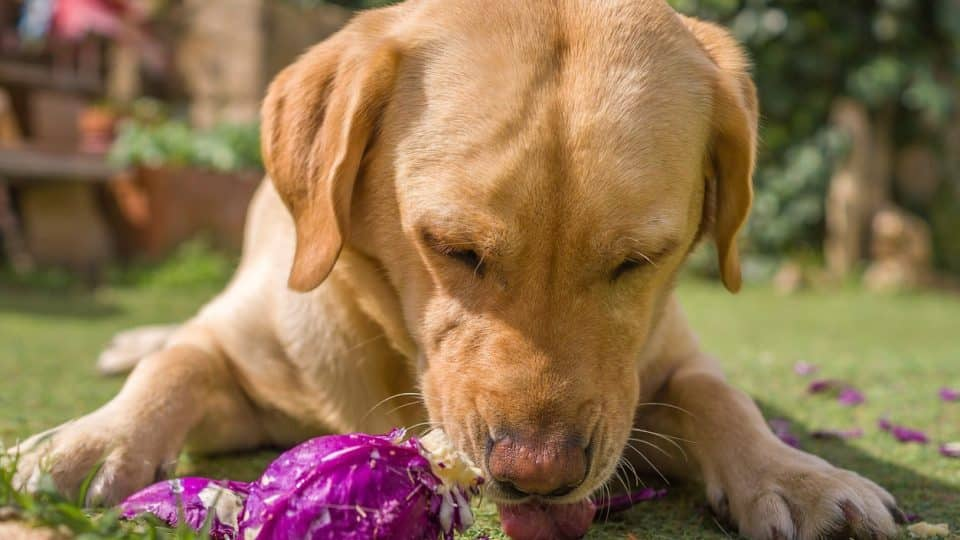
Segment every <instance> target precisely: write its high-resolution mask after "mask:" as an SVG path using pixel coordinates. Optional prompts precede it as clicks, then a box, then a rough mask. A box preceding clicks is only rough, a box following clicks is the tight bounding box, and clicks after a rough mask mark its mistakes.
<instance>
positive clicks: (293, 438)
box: [21, 0, 896, 539]
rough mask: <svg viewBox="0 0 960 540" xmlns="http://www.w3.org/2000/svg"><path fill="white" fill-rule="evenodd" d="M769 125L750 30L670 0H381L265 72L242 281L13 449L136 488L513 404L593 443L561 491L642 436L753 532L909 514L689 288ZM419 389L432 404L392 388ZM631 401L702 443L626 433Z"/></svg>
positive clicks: (471, 444) (461, 435)
mask: <svg viewBox="0 0 960 540" xmlns="http://www.w3.org/2000/svg"><path fill="white" fill-rule="evenodd" d="M756 146H757V100H756V95H755V90H754V86H753V83H752V82H751V80H750V77H749V75H748V71H747V61H746V59H745V57H744V55H743V53H742V52H741V49H740V47H739V46H738V45H737V44H736V43H735V42H734V40H733V39H732V38H731V37H730V36H729V35H728V33H727V32H726V31H725V30H723V29H721V28H719V27H717V26H714V25H712V24H709V23H705V22H701V21H698V20H694V19H690V18H686V17H682V16H680V15H677V14H676V13H674V12H673V11H672V10H671V9H670V8H669V7H668V6H667V5H666V3H665V2H663V1H661V0H635V1H617V2H594V1H585V0H584V1H577V0H563V1H546V0H542V1H529V2H516V1H513V0H502V1H499V0H491V1H488V2H482V3H481V2H474V1H473V0H464V1H459V0H458V1H449V0H444V1H441V0H421V1H412V0H411V1H409V2H407V3H405V4H401V5H399V6H396V7H392V8H387V9H381V10H376V11H371V12H366V13H363V14H361V15H359V16H357V17H356V18H355V19H354V21H353V22H351V23H350V24H349V26H347V27H346V28H345V29H343V30H342V31H340V32H339V33H338V34H336V35H335V36H333V37H331V38H330V39H328V40H327V41H325V42H323V43H321V44H320V45H318V46H316V47H315V48H313V49H312V50H311V51H309V52H308V53H306V54H305V55H304V56H303V57H302V58H301V59H300V60H298V61H297V62H296V63H295V64H293V65H292V66H290V67H289V68H287V69H286V70H285V71H284V72H283V73H281V74H280V75H279V76H278V77H277V78H276V80H275V81H274V83H273V84H272V85H271V87H270V90H269V95H268V97H267V99H266V100H265V104H264V109H263V150H264V157H265V160H266V165H267V170H268V174H269V178H270V179H271V180H272V181H266V182H264V184H263V185H262V187H261V188H260V190H259V192H258V193H257V195H256V197H255V199H254V201H253V203H252V205H251V209H250V217H249V223H248V228H247V231H246V241H245V246H244V255H243V260H242V262H241V265H240V267H239V269H238V270H237V273H236V276H235V277H234V279H233V281H232V282H231V284H230V285H229V286H228V287H227V289H226V290H225V291H224V292H223V293H222V294H221V295H220V296H218V297H217V298H216V299H215V300H213V301H212V302H210V303H209V304H208V305H207V306H206V307H205V308H203V310H202V311H201V312H200V313H199V314H198V315H197V316H196V317H194V318H193V319H192V320H190V321H188V322H186V323H185V324H183V325H182V326H181V327H179V328H178V329H176V330H171V335H170V336H169V338H168V339H166V340H159V341H158V340H157V339H156V336H155V335H153V336H152V341H150V344H151V345H150V346H149V347H147V349H152V348H157V347H159V348H160V349H159V350H157V351H156V352H151V353H150V354H146V353H147V352H148V351H145V350H143V348H142V347H141V348H136V347H134V349H133V350H134V351H135V352H136V354H135V356H140V355H145V356H146V357H145V358H144V359H143V360H142V361H140V362H139V364H138V365H137V367H136V368H135V370H134V371H133V373H132V375H131V376H130V379H129V380H128V382H127V384H126V386H125V387H124V388H123V390H122V391H121V392H120V394H119V395H118V396H117V397H116V398H115V399H114V400H113V401H111V402H110V403H108V404H107V405H105V406H104V407H103V408H101V409H100V410H98V411H96V412H93V413H91V414H90V415H88V416H85V417H82V418H80V419H78V420H75V421H73V422H71V423H68V424H65V425H64V426H62V427H60V428H58V429H56V430H53V431H52V432H51V433H48V434H44V435H42V436H39V437H38V438H34V439H32V440H30V441H27V442H26V443H25V444H24V445H22V451H23V453H24V454H23V456H22V458H21V459H22V467H23V468H22V473H23V475H22V477H21V478H22V479H23V480H24V481H26V482H27V483H29V479H30V475H31V474H33V473H34V472H35V468H36V467H37V466H38V465H41V463H46V464H49V466H50V467H51V468H52V469H51V470H52V473H53V476H54V479H55V480H56V481H57V483H58V485H59V486H60V487H61V488H62V489H64V490H67V491H71V490H74V489H76V488H77V486H78V485H79V484H80V482H81V480H82V479H83V477H84V475H86V474H87V472H88V471H89V470H90V469H91V468H92V467H93V466H94V465H95V464H96V463H97V462H98V461H99V460H100V459H101V458H102V457H104V456H106V457H107V461H106V464H105V465H104V466H103V467H102V468H101V470H100V472H99V474H98V475H97V477H96V478H95V479H94V482H93V485H92V489H91V490H90V493H91V496H93V497H96V498H99V499H102V500H106V501H116V500H117V499H118V498H120V497H122V496H124V495H127V494H129V493H130V492H131V491H133V490H135V489H137V488H140V487H142V486H144V485H146V484H147V483H149V482H150V481H152V480H153V479H154V478H155V477H156V476H157V473H158V471H162V470H164V469H165V468H166V467H167V466H168V464H170V463H172V461H173V460H174V458H175V456H176V455H177V453H178V452H179V451H180V449H181V447H182V446H183V445H184V444H189V445H192V446H194V447H197V448H199V449H201V450H206V451H227V450H237V449H241V448H251V447H255V446H259V445H264V444H278V445H290V444H294V443H296V442H299V441H302V440H304V439H305V438H308V437H310V436H314V435H317V434H320V433H324V432H330V431H338V432H345V431H367V432H382V431H385V430H387V429H388V428H390V427H392V426H396V425H413V424H417V423H419V422H422V421H423V420H425V419H427V420H428V421H429V422H430V423H431V424H433V425H440V426H442V427H444V428H445V429H446V430H447V432H448V433H449V434H450V436H451V437H452V438H453V440H454V441H455V442H456V443H457V444H458V445H459V446H461V447H462V448H463V449H464V450H466V451H467V452H468V453H470V455H472V456H473V457H474V458H475V459H476V461H477V462H478V463H484V461H485V458H484V452H485V447H486V445H487V444H488V437H492V438H496V437H498V434H499V433H501V432H511V433H515V432H523V433H526V434H527V435H528V436H529V437H530V438H531V439H532V440H536V441H538V443H537V444H538V445H539V446H538V447H537V448H540V449H541V450H542V451H543V452H546V453H549V452H550V451H551V446H550V445H551V444H553V443H552V442H551V441H556V440H560V439H564V440H578V441H582V443H583V444H584V445H587V444H589V446H590V449H591V450H590V455H591V456H592V458H591V459H592V463H591V464H590V466H589V469H588V471H589V472H588V473H587V476H586V478H585V480H584V481H583V483H582V484H580V486H579V487H577V488H576V489H575V490H574V491H573V492H571V493H569V494H567V495H564V496H563V497H560V498H558V499H557V502H568V501H574V500H578V499H582V498H584V497H587V496H589V495H590V494H592V493H594V492H596V491H597V490H598V489H600V488H601V486H603V485H604V483H605V482H607V481H608V480H609V479H610V477H611V475H612V474H613V473H614V470H615V468H616V467H617V464H618V461H619V460H620V458H621V455H624V456H626V457H627V458H628V459H631V460H632V461H634V462H635V463H634V466H635V467H638V468H639V467H641V466H642V467H644V468H649V467H650V466H651V465H653V466H656V467H658V468H659V469H661V470H664V471H665V472H669V473H671V474H676V475H683V476H690V477H695V478H699V479H700V480H702V481H703V483H704V484H705V486H706V490H707V495H708V498H709V500H710V503H711V504H712V505H713V507H714V508H715V509H716V510H717V511H719V512H722V513H724V514H726V515H727V516H729V517H730V518H731V519H732V520H733V521H734V522H735V523H737V524H738V525H739V527H740V530H741V532H742V533H743V534H744V535H746V536H747V537H750V538H804V539H806V538H815V537H817V536H818V535H821V534H825V533H826V532H828V531H831V530H844V531H845V532H846V533H847V534H848V535H850V536H855V537H858V538H859V537H863V538H867V537H874V536H890V535H893V534H894V533H895V532H896V529H895V526H894V521H893V519H892V517H891V512H890V510H891V509H895V504H894V500H893V498H892V497H891V496H890V495H889V494H888V493H887V492H886V491H884V490H883V489H881V488H880V487H878V486H876V485H875V484H873V483H872V482H870V481H869V480H866V479H864V478H862V477H860V476H858V475H856V474H854V473H852V472H848V471H844V470H840V469H837V468H834V467H832V466H831V465H829V464H828V463H826V462H824V461H823V460H821V459H819V458H816V457H814V456H811V455H808V454H805V453H803V452H800V451H798V450H795V449H793V448H790V447H788V446H786V445H784V444H782V443H781V442H780V441H779V440H777V438H776V437H774V436H773V435H772V434H771V433H770V430H769V429H768V428H767V427H766V424H765V422H764V420H763V418H762V417H761V415H760V412H759V411H758V410H757V408H756V406H755V405H754V404H753V402H752V401H751V400H750V399H749V398H748V397H747V396H745V395H744V394H743V393H741V392H739V391H737V390H735V389H734V388H733V387H732V386H730V385H729V384H728V383H727V382H726V381H725V380H724V378H723V376H722V374H721V372H720V369H719V368H718V366H717V364H716V363H715V362H714V360H712V359H711V358H710V357H708V356H706V355H705V354H704V353H702V352H701V351H700V349H699V347H698V344H697V341H696V339H695V337H694V335H693V333H692V331H691V329H690V328H689V326H688V325H687V322H686V320H685V319H684V317H683V315H682V312H681V309H680V307H679V305H678V303H677V301H676V298H675V296H674V294H673V292H672V291H673V283H674V280H675V277H676V274H677V272H678V270H679V268H680V266H681V264H682V262H683V261H684V259H685V258H686V256H687V254H688V253H689V251H690V250H691V249H692V247H693V246H694V244H695V243H696V242H697V241H698V240H699V239H700V238H701V237H704V238H709V239H712V240H713V241H714V242H715V244H716V248H717V253H718V256H719V267H720V270H721V275H722V279H723V283H724V284H725V285H726V286H727V288H729V289H731V290H732V291H736V290H737V289H739V287H740V268H739V258H738V254H737V243H736V236H737V232H738V231H739V229H740V228H741V227H742V226H743V224H744V221H745V219H746V216H747V213H748V210H749V207H750V202H751V197H752V191H751V175H752V169H753V163H754V158H755V150H756ZM291 289H293V290H291ZM718 316H731V315H730V314H718ZM121 343H126V344H127V345H126V346H132V345H135V343H136V334H132V335H130V336H128V338H127V341H125V342H121ZM122 352H123V351H119V352H118V351H113V352H112V353H111V354H121V353H122ZM121 356H122V354H121ZM406 392H421V393H422V396H423V405H424V406H423V407H421V406H420V404H414V405H410V406H398V405H403V404H405V403H406V402H405V401H404V400H400V401H399V402H398V401H388V403H387V404H386V405H382V406H380V407H378V406H377V405H378V404H380V403H382V402H383V401H384V400H389V398H390V397H391V396H394V395H397V394H402V393H406ZM652 403H662V404H665V405H663V406H654V405H647V404H652ZM371 411H373V412H371ZM637 430H649V431H654V432H663V433H667V434H670V435H672V436H675V437H677V439H676V441H677V442H678V443H679V444H681V445H682V446H683V447H684V448H685V452H686V453H687V454H689V456H690V460H689V461H686V460H684V459H683V458H682V457H680V456H679V454H678V455H675V456H672V457H669V458H668V457H665V456H662V455H655V453H649V456H648V457H645V458H643V459H641V456H639V455H637V454H635V453H633V452H627V453H626V454H624V448H625V447H626V445H627V443H628V439H630V438H637V437H639V438H643V436H642V435H643V432H642V431H637ZM647 440H648V442H651V443H658V442H659V443H663V441H658V440H657V439H655V438H649V437H648V438H647ZM683 441H690V442H683ZM667 448H670V447H667ZM648 458H649V459H648ZM488 496H489V497H490V498H491V499H493V500H495V501H504V500H508V499H510V494H508V493H506V492H504V491H502V490H499V489H498V487H497V486H496V485H495V484H494V485H492V486H491V487H490V489H489V491H488ZM894 511H895V510H894Z"/></svg>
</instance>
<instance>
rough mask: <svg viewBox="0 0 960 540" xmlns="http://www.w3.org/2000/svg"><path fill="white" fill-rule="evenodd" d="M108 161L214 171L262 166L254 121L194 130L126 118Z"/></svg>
mask: <svg viewBox="0 0 960 540" xmlns="http://www.w3.org/2000/svg"><path fill="white" fill-rule="evenodd" d="M110 161H111V162H112V163H115V164H117V165H119V166H123V167H130V166H147V167H160V166H164V165H174V166H194V167H201V168H208V169H213V170H216V171H238V170H249V169H261V168H263V162H262V160H261V159H260V131H259V126H257V125H256V124H248V125H240V124H220V125H218V126H216V127H214V128H212V129H210V130H206V131H198V130H194V129H192V128H191V127H190V126H189V125H187V124H186V123H185V122H181V121H163V122H142V121H139V120H128V121H126V122H124V123H123V125H122V126H121V127H120V132H119V134H118V136H117V139H116V141H115V142H114V144H113V147H112V148H111V149H110Z"/></svg>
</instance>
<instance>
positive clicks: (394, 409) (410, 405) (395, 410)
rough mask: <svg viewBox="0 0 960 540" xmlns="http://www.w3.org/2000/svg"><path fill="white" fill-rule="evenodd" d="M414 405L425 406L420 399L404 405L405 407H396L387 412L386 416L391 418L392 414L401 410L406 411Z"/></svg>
mask: <svg viewBox="0 0 960 540" xmlns="http://www.w3.org/2000/svg"><path fill="white" fill-rule="evenodd" d="M414 405H423V400H420V399H418V400H414V401H411V402H409V403H404V404H403V405H400V406H398V407H394V408H392V409H390V410H389V411H387V412H386V414H384V416H390V415H391V414H393V413H395V412H397V411H399V410H400V409H406V408H407V407H413V406H414Z"/></svg>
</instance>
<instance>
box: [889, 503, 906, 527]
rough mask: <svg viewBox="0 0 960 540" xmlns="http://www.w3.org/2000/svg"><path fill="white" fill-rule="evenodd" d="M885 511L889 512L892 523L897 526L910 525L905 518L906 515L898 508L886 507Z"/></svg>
mask: <svg viewBox="0 0 960 540" xmlns="http://www.w3.org/2000/svg"><path fill="white" fill-rule="evenodd" d="M887 510H888V511H889V512H890V515H891V516H892V517H893V521H895V522H896V523H897V525H906V524H907V523H910V519H909V518H908V517H907V514H906V513H905V512H904V511H903V510H901V509H900V507H898V506H888V507H887Z"/></svg>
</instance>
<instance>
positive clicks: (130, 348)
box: [97, 324, 180, 375]
mask: <svg viewBox="0 0 960 540" xmlns="http://www.w3.org/2000/svg"><path fill="white" fill-rule="evenodd" d="M178 328H180V325H179V324H158V325H151V326H140V327H138V328H133V329H130V330H126V331H123V332H120V333H118V334H116V335H115V336H113V338H112V339H111V340H110V343H108V344H107V346H106V347H105V348H104V349H103V352H101V353H100V357H99V358H97V371H99V372H100V373H101V374H103V375H122V374H124V373H129V372H130V371H131V370H132V369H133V368H134V367H135V366H136V365H137V362H139V361H140V360H142V359H144V358H146V357H147V356H149V355H151V354H153V353H155V352H157V351H159V350H161V349H163V347H164V346H165V345H166V344H167V340H168V339H169V338H170V336H172V335H173V334H174V333H175V332H176V331H177V329H178Z"/></svg>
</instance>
